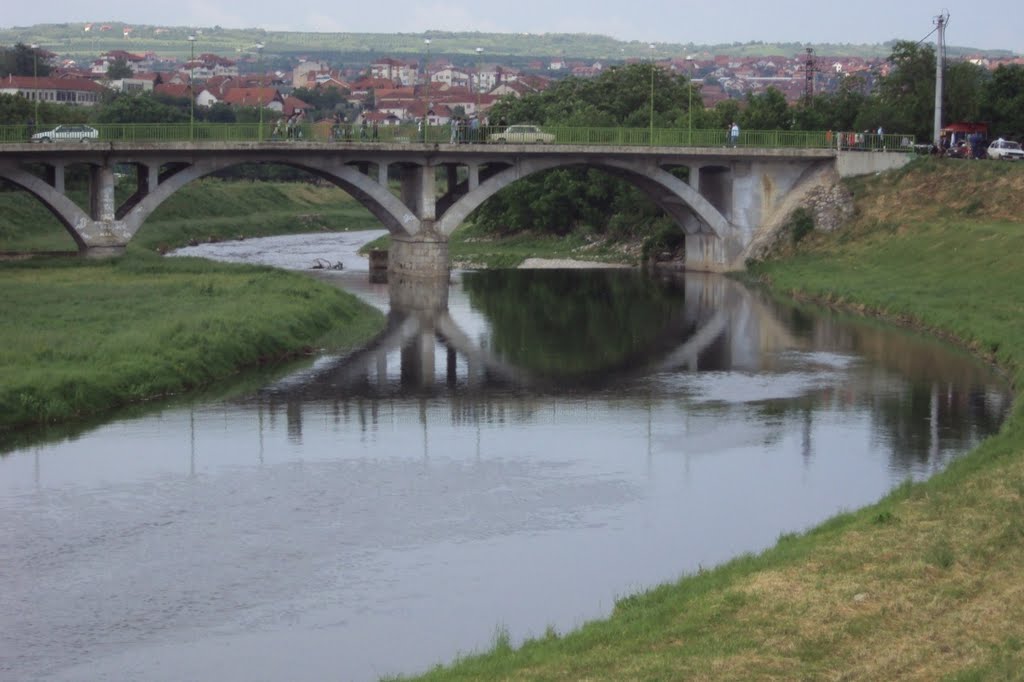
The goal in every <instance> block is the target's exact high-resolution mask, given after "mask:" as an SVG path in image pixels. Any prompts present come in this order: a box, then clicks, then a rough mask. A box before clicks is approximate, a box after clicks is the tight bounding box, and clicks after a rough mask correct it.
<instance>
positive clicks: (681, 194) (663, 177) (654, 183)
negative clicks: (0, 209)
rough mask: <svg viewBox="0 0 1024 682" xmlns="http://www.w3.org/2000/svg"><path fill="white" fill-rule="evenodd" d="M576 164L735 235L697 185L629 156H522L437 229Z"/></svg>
mask: <svg viewBox="0 0 1024 682" xmlns="http://www.w3.org/2000/svg"><path fill="white" fill-rule="evenodd" d="M575 166H586V167H588V168H599V169H601V170H604V171H606V172H609V173H611V174H612V175H615V176H617V177H620V178H622V179H624V180H626V181H628V182H630V183H631V184H633V185H634V186H635V187H637V188H639V189H640V190H641V191H643V192H644V193H645V194H646V195H647V196H648V197H650V198H651V200H652V201H654V203H655V204H656V205H657V206H658V207H659V208H661V209H662V210H664V211H665V212H666V213H667V214H668V215H670V216H672V218H673V219H675V220H676V222H677V223H678V224H679V226H680V227H681V228H682V229H683V230H684V231H688V232H696V231H698V230H696V229H693V228H692V227H691V228H690V229H687V224H686V213H687V212H692V214H693V215H695V216H696V217H697V219H698V220H699V221H700V223H701V230H700V231H707V232H710V233H712V234H714V235H715V236H717V237H720V238H723V239H729V238H733V237H734V236H735V235H734V232H735V230H734V228H733V227H732V225H731V224H730V223H729V221H728V220H727V219H726V217H725V216H724V215H722V213H721V211H719V210H718V208H716V207H715V206H714V205H713V204H712V203H711V202H709V201H708V200H707V199H705V198H704V197H703V196H701V195H700V194H699V193H698V192H697V191H696V190H695V189H694V188H693V187H691V186H690V185H688V184H686V183H685V182H683V181H682V180H680V179H679V178H677V177H676V176H674V175H672V174H671V173H669V172H668V171H666V170H664V169H663V168H661V167H660V166H658V165H657V164H656V163H654V162H652V161H631V160H625V159H603V160H590V159H557V158H536V159H518V160H516V161H515V162H514V163H513V164H512V165H510V166H509V167H508V168H505V169H503V170H501V171H498V172H497V173H495V174H494V175H493V176H491V177H490V178H488V179H487V180H484V181H482V182H480V184H479V185H478V186H477V187H476V188H475V189H472V190H470V191H469V192H467V193H466V194H464V195H463V196H461V197H460V198H458V199H457V200H455V201H454V202H452V204H451V206H450V207H449V208H448V210H446V211H445V212H444V214H443V216H441V217H440V219H439V220H438V221H437V231H438V232H439V233H441V234H443V235H445V236H446V237H447V236H451V234H452V233H453V232H454V231H455V230H456V229H457V228H458V227H459V226H460V225H461V224H462V222H463V221H464V220H465V219H466V218H467V217H468V216H469V214H470V213H472V212H473V211H474V210H475V209H476V208H477V207H478V206H480V205H481V204H482V203H483V202H484V201H486V200H487V199H489V198H490V197H492V196H494V195H495V194H497V193H498V192H499V191H500V190H502V189H504V188H505V187H507V186H509V185H511V184H512V183H514V182H516V181H517V180H521V179H522V178H525V177H528V176H530V175H533V174H534V173H539V172H541V171H546V170H553V169H556V168H570V167H575Z"/></svg>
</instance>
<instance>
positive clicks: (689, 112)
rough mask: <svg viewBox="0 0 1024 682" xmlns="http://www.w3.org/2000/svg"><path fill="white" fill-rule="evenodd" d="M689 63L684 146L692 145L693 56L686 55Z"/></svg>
mask: <svg viewBox="0 0 1024 682" xmlns="http://www.w3.org/2000/svg"><path fill="white" fill-rule="evenodd" d="M686 61H688V62H689V63H690V68H689V69H687V71H689V72H690V80H689V81H688V82H687V83H686V118H687V121H686V146H688V147H692V146H693V57H687V58H686Z"/></svg>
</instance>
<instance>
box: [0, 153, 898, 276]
mask: <svg viewBox="0 0 1024 682" xmlns="http://www.w3.org/2000/svg"><path fill="white" fill-rule="evenodd" d="M909 158H910V157H909V155H908V154H906V153H903V152H884V151H878V152H870V153H865V152H846V151H840V150H836V149H795V148H784V149H763V148H732V147H703V148H694V147H657V146H582V145H540V146H534V145H517V144H488V145H458V144H455V145H451V144H429V145H426V144H425V145H415V144H412V145H410V144H391V143H384V144H345V143H341V144H338V143H323V142H294V141H291V142H281V141H272V142H163V143H159V142H105V143H101V144H88V145H83V144H71V143H63V144H52V145H33V144H8V145H2V146H0V178H2V179H4V180H6V181H8V182H10V183H13V184H14V185H16V186H18V187H20V188H22V189H24V190H25V191H27V192H29V193H31V194H32V195H33V196H35V197H36V198H37V199H38V200H39V201H40V202H42V203H43V205H45V206H46V208H47V209H49V210H50V212H51V213H52V214H53V215H54V216H55V217H56V218H57V219H58V220H59V221H60V223H61V224H62V225H63V226H64V228H65V229H66V230H67V231H68V233H69V234H70V235H71V237H72V238H73V239H74V240H75V242H76V244H77V245H78V247H79V250H80V252H82V253H83V254H84V255H86V256H107V255H111V254H117V253H119V252H121V251H123V249H124V248H125V246H126V245H127V244H128V242H129V241H130V240H131V239H132V237H133V236H134V235H135V234H136V233H137V232H138V231H139V229H140V228H141V227H142V226H143V224H144V223H145V221H146V219H147V218H148V217H149V216H150V215H151V214H152V213H153V211H154V210H156V208H157V207H158V206H160V204H162V203H163V202H164V201H165V200H166V199H167V198H168V197H170V196H172V195H173V194H174V193H175V192H177V191H178V190H179V189H181V188H182V187H184V186H185V185H187V184H188V183H190V182H192V181H193V180H196V179H199V178H202V177H204V176H206V175H209V174H211V173H214V172H217V171H220V170H223V169H226V168H230V167H232V166H235V165H238V164H244V163H270V164H282V165H286V166H292V167H295V168H299V169H302V170H304V171H307V172H309V173H311V174H313V175H315V176H317V177H320V178H323V179H324V180H327V181H329V182H331V183H333V184H335V185H337V186H338V187H340V188H342V189H343V190H345V191H346V192H348V193H349V194H351V195H352V196H353V197H355V199H356V200H358V201H359V202H360V203H361V204H362V205H363V206H365V207H366V208H367V209H368V210H369V211H370V212H371V213H372V214H373V215H374V216H375V217H376V218H377V219H379V220H380V222H381V224H382V225H383V226H384V227H386V228H387V229H388V230H389V231H390V233H391V236H392V249H391V253H390V257H389V270H390V271H391V272H393V273H396V274H408V275H415V276H435V275H442V274H444V273H446V272H447V270H448V267H449V264H448V263H449V261H448V238H449V237H450V236H451V234H452V233H453V232H454V231H455V229H456V228H458V227H459V225H461V224H462V222H463V221H464V220H465V219H466V218H467V217H468V216H469V215H470V213H472V211H473V210H474V209H475V208H476V207H478V206H479V205H480V204H482V203H483V202H484V201H486V200H487V199H488V198H489V197H491V196H493V195H494V194H495V193H497V192H498V191H500V190H501V189H503V188H505V187H507V186H509V185H511V184H512V183H514V182H516V181H518V180H520V179H522V178H526V177H528V176H530V175H533V174H535V173H539V172H542V171H546V170H551V169H555V168H568V167H589V168H597V169H601V170H603V171H605V172H608V173H610V174H612V175H614V176H616V177H619V178H622V179H623V180H626V181H627V182H630V183H632V184H633V185H634V186H636V187H637V188H639V189H640V190H641V191H642V192H644V193H645V194H646V195H647V196H648V197H650V199H651V200H652V201H653V202H654V203H655V204H656V205H658V206H659V207H660V208H661V209H663V210H664V211H665V213H666V214H667V215H669V216H670V217H671V218H672V219H673V220H675V222H676V224H677V225H679V228H680V229H681V230H683V231H684V232H685V234H686V252H687V263H686V264H687V266H688V267H689V268H691V269H696V270H707V271H722V270H728V269H735V268H741V267H742V265H743V262H744V260H745V253H746V251H747V249H748V247H750V245H751V243H752V242H753V240H754V238H755V236H756V235H757V233H758V230H759V229H760V228H761V226H762V225H763V224H765V223H766V222H767V221H769V220H770V219H771V218H772V217H773V215H774V214H775V213H777V212H778V211H779V210H781V209H783V208H784V207H786V206H787V205H791V203H792V199H793V198H794V197H799V196H800V195H801V193H804V192H806V191H808V189H809V188H811V187H815V186H818V185H820V183H821V182H822V181H823V178H830V177H835V176H837V175H839V176H842V175H856V174H864V173H874V172H877V171H879V170H884V169H888V168H894V167H898V166H901V165H903V164H904V163H906V162H907V161H908V160H909ZM77 164H84V165H85V166H86V167H87V168H88V173H89V193H88V196H89V201H88V206H87V207H85V208H82V207H79V206H78V205H77V204H75V203H74V202H73V201H71V199H69V198H68V196H67V193H66V191H65V173H66V171H67V169H68V168H69V167H70V166H73V165H77ZM126 164H127V165H131V166H134V167H135V168H136V171H137V172H136V187H135V191H134V193H133V194H132V195H131V196H130V197H128V198H127V199H126V200H125V201H123V202H121V203H120V204H118V203H117V202H116V201H115V194H114V187H115V175H114V169H115V168H116V167H120V166H123V165H126ZM680 167H685V168H686V169H687V170H688V173H687V175H688V178H689V179H688V181H683V180H681V179H679V178H678V177H677V176H676V175H675V174H673V173H672V172H670V171H672V170H673V169H676V168H680ZM441 169H443V170H441ZM438 176H441V177H442V178H443V179H442V180H441V181H439V180H438ZM395 177H398V178H399V180H400V192H398V193H397V194H396V193H395V192H393V191H392V189H391V187H390V185H389V179H391V178H395Z"/></svg>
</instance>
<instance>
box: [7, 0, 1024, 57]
mask: <svg viewBox="0 0 1024 682" xmlns="http://www.w3.org/2000/svg"><path fill="white" fill-rule="evenodd" d="M982 10H983V11H982ZM943 11H946V12H948V13H949V15H950V22H949V26H948V29H947V32H946V40H947V43H948V44H950V45H956V46H964V47H977V48H982V49H988V50H994V49H1005V50H1011V51H1013V52H1016V53H1018V54H1024V21H1022V20H1024V3H1021V2H1020V0H990V1H989V2H984V3H982V2H977V0H975V2H971V3H967V2H960V3H952V4H946V5H942V4H936V3H935V2H932V1H929V0H923V1H922V0H858V1H855V2H850V3H845V2H844V3H839V2H823V1H822V0H817V1H804V0H800V1H795V0H794V1H786V0H778V1H777V2H771V0H729V1H728V2H715V1H713V0H712V1H709V0H700V1H696V0H615V1H612V0H554V1H553V0H513V1H510V2H458V1H453V0H390V1H389V2H386V3H372V2H371V3H366V2H301V3H297V4H295V5H292V4H290V3H281V2H280V1H279V0H246V1H244V2H240V1H239V0H232V1H231V2H228V1H227V0H182V1H180V2H164V3H151V2H140V1H139V0H105V2H103V3H91V2H82V0H47V2H40V3H33V2H18V3H15V2H9V3H6V7H5V8H4V11H3V16H2V17H0V22H2V25H3V26H5V27H8V28H9V27H13V26H28V25H32V24H43V23H47V24H49V23H64V22H110V21H123V22H126V23H129V24H146V25H167V26H194V27H207V26H218V25H219V26H222V27H224V28H263V29H267V30H287V31H321V32H353V33H368V32H369V33H422V32H424V31H428V30H439V31H482V32H488V33H490V32H497V33H597V34H602V35H608V36H612V37H614V38H618V39H620V40H627V41H628V40H637V41H640V42H645V43H646V42H654V43H659V42H665V43H691V42H692V43H697V44H720V43H732V42H740V43H745V42H748V41H755V40H759V41H763V42H766V43H769V42H798V43H854V44H860V43H883V42H886V41H888V40H893V39H900V40H915V41H917V40H921V39H923V38H924V37H925V36H927V35H928V34H929V33H930V32H931V31H932V29H933V28H934V25H933V20H934V18H935V17H936V16H937V15H938V14H940V13H941V12H943ZM928 40H929V41H930V42H932V43H934V40H935V38H934V36H931V37H930V38H929V39H928Z"/></svg>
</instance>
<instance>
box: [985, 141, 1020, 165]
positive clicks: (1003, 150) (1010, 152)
mask: <svg viewBox="0 0 1024 682" xmlns="http://www.w3.org/2000/svg"><path fill="white" fill-rule="evenodd" d="M988 158H990V159H1004V160H1006V161H1019V160H1020V159H1024V149H1021V148H1020V142H1011V141H1010V140H1003V139H999V140H996V141H995V142H993V143H992V144H990V145H989V146H988Z"/></svg>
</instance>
